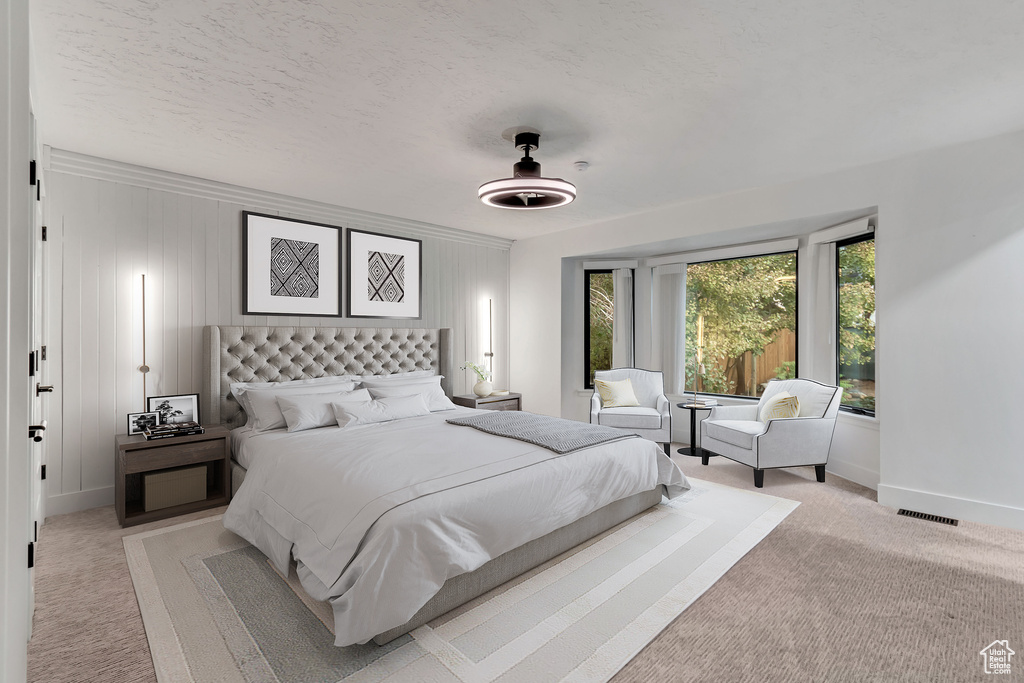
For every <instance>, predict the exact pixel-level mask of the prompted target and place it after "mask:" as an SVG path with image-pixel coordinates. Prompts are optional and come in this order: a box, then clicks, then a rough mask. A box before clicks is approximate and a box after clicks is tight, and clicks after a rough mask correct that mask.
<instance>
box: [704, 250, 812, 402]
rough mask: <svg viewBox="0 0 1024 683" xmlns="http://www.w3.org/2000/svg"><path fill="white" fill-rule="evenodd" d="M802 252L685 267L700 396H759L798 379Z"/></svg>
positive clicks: (710, 262)
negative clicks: (778, 382)
mask: <svg viewBox="0 0 1024 683" xmlns="http://www.w3.org/2000/svg"><path fill="white" fill-rule="evenodd" d="M796 319H797V309H796V253H795V252H787V253H783V254H769V255H765V256H752V257H748V258H739V259H727V260H722V261H709V262H706V263H692V264H690V265H688V266H687V268H686V368H687V372H686V377H687V385H686V389H687V391H692V390H693V386H694V376H695V374H696V367H697V365H698V362H699V364H700V365H702V366H703V370H702V371H701V373H700V376H699V383H698V390H699V391H702V392H707V393H712V394H727V395H734V396H760V395H761V393H762V392H763V391H764V385H765V384H766V383H767V382H768V381H769V380H771V379H773V378H779V379H789V378H792V377H795V376H796V334H795V333H796Z"/></svg>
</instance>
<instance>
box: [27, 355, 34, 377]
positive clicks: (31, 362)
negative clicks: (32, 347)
mask: <svg viewBox="0 0 1024 683" xmlns="http://www.w3.org/2000/svg"><path fill="white" fill-rule="evenodd" d="M28 376H29V377H35V376H36V352H35V351H29V354H28Z"/></svg>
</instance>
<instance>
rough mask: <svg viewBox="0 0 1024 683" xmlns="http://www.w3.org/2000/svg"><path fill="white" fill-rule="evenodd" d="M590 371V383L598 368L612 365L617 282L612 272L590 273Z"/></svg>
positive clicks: (604, 368)
mask: <svg viewBox="0 0 1024 683" xmlns="http://www.w3.org/2000/svg"><path fill="white" fill-rule="evenodd" d="M589 278H590V321H589V324H590V365H589V368H590V371H589V372H588V375H587V382H588V384H593V382H594V372H595V371H596V370H609V369H611V367H612V339H613V337H612V322H613V321H614V319H615V284H614V281H613V280H612V274H611V273H590V274H589Z"/></svg>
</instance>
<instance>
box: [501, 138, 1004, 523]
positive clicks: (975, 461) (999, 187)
mask: <svg viewBox="0 0 1024 683" xmlns="http://www.w3.org/2000/svg"><path fill="white" fill-rule="evenodd" d="M1021 178H1024V133H1015V134H1012V135H1005V136H1000V137H998V138H992V139H988V140H982V141H978V142H973V143H968V144H963V145H958V146H955V147H949V148H944V149H939V150H933V151H930V152H927V153H923V154H917V155H914V156H911V157H905V158H902V159H897V160H893V161H888V162H883V163H878V164H872V165H870V166H865V167H860V168H855V169H849V170H846V171H842V172H838V173H833V174H829V175H825V176H819V177H815V178H810V179H806V180H803V181H800V182H795V183H790V184H786V185H780V186H774V187H767V188H759V189H756V190H750V191H746V192H742V193H736V194H732V195H726V196H719V197H710V198H706V199H702V200H697V201H693V202H689V203H686V204H681V205H677V206H673V207H668V208H663V209H658V210H655V211H651V212H647V213H644V214H640V215H635V216H630V217H627V218H623V219H617V220H613V221H608V222H604V223H599V224H596V225H591V226H587V227H585V228H580V229H576V230H570V231H565V232H560V233H555V234H552V235H547V236H543V237H538V238H533V239H529V240H523V241H520V242H517V243H516V244H515V245H514V246H513V248H512V253H511V292H512V317H511V325H512V329H513V330H515V334H514V336H513V338H512V367H511V371H512V376H513V378H514V383H515V389H516V390H517V391H521V392H523V393H524V402H525V403H526V404H527V405H528V406H529V407H530V409H531V410H535V411H538V412H544V413H548V414H553V415H557V414H559V413H560V410H561V408H562V400H563V397H564V395H565V392H568V391H574V390H575V389H577V388H578V387H574V386H562V385H561V381H562V378H563V376H566V373H564V371H563V368H561V367H560V365H561V363H562V355H563V346H564V345H565V344H578V343H580V340H578V339H575V338H573V339H566V338H564V337H563V338H561V339H555V335H558V334H559V330H562V329H563V320H562V319H563V313H565V314H566V315H573V313H571V312H569V311H563V303H562V301H561V300H560V298H555V297H552V296H550V292H553V291H555V290H556V289H557V288H559V287H561V285H562V282H563V281H564V276H563V266H562V262H561V260H562V259H563V258H565V257H574V256H579V255H582V254H593V253H595V252H597V251H602V250H613V249H622V248H626V247H630V246H632V245H643V244H648V243H655V242H662V241H666V240H684V241H685V240H687V239H693V240H694V242H695V243H697V242H701V243H702V244H703V243H706V242H707V235H708V234H709V233H724V232H726V231H730V230H742V229H744V228H747V227H749V226H757V225H765V224H769V223H775V222H784V221H790V220H794V219H797V218H803V217H808V216H820V215H827V214H833V213H837V212H843V211H849V210H854V209H857V208H859V207H871V206H875V207H877V208H878V232H877V235H876V249H877V261H876V296H877V300H876V305H877V311H878V313H877V315H878V332H877V364H876V370H877V383H878V384H877V386H878V393H879V395H878V416H879V417H878V421H877V426H878V428H879V429H878V435H877V438H878V444H879V451H878V471H879V479H880V483H879V489H878V490H879V499H880V501H881V502H882V503H884V504H886V505H891V506H894V507H909V508H912V509H916V510H920V511H924V512H931V513H934V514H941V515H950V516H953V517H957V518H962V519H974V520H978V521H985V522H991V523H997V524H1002V525H1006V526H1013V527H1018V528H1024V506H1022V502H1021V498H1020V485H1019V484H1020V482H1021V481H1024V458H1021V457H1020V456H1019V453H1020V447H1019V444H1017V445H1015V444H1014V441H1015V439H1014V438H1013V436H1012V425H1013V424H1014V422H1015V419H1014V418H1013V415H1014V413H1015V410H1014V406H1015V405H1016V404H1017V402H1018V401H1017V397H1018V393H1019V388H1020V387H1021V386H1024V365H1022V364H1021V363H1020V362H1019V360H1018V354H1019V339H1020V338H1022V335H1024V316H1021V315H1020V314H1019V311H1020V305H1021V304H1020V302H1021V301H1022V300H1024V269H1021V268H1020V265H1019V264H1020V263H1021V262H1022V261H1024V229H1022V226H1024V191H1022V187H1024V186H1022V184H1021ZM579 201H586V199H585V196H584V195H583V194H582V193H581V196H580V200H579ZM570 210H571V209H570ZM959 397H967V398H968V401H969V403H970V407H968V408H963V407H962V406H961V405H959V404H957V405H956V407H954V408H950V407H949V404H950V403H951V402H953V401H958V400H959ZM1011 411H1012V412H1011ZM847 427H849V428H847ZM873 439H874V436H873V435H872V434H871V432H870V430H865V429H860V428H858V427H857V426H853V425H852V423H849V424H846V425H845V426H842V427H841V428H837V440H839V441H840V442H841V443H840V445H839V446H838V449H837V451H836V453H843V452H844V449H845V450H846V451H847V455H846V456H845V457H846V458H847V459H849V462H850V463H851V464H852V465H854V466H856V467H861V468H867V469H868V470H869V471H870V469H871V467H872V466H873V465H872V462H873V459H874V456H873V455H872V454H870V453H868V454H866V455H864V456H858V455H855V454H854V453H861V452H863V451H864V450H865V449H868V448H870V447H871V443H872V442H873ZM854 443H856V444H857V445H856V446H854V447H853V448H850V447H849V446H850V444H854ZM851 450H852V451H854V453H849V451H851ZM854 469H855V468H854V467H850V468H848V473H849V472H850V471H854ZM844 476H846V475H844Z"/></svg>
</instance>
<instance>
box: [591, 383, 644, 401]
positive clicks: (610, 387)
mask: <svg viewBox="0 0 1024 683" xmlns="http://www.w3.org/2000/svg"><path fill="white" fill-rule="evenodd" d="M594 387H595V388H596V389H597V393H598V395H599V396H600V397H601V407H602V408H628V407H630V406H638V405H640V402H639V401H637V400H636V394H635V393H633V383H632V382H630V381H629V379H628V378H627V379H624V380H621V381H619V382H608V381H606V380H603V379H596V380H594Z"/></svg>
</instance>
